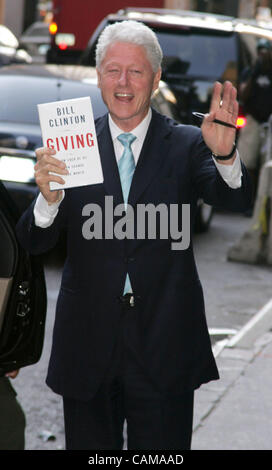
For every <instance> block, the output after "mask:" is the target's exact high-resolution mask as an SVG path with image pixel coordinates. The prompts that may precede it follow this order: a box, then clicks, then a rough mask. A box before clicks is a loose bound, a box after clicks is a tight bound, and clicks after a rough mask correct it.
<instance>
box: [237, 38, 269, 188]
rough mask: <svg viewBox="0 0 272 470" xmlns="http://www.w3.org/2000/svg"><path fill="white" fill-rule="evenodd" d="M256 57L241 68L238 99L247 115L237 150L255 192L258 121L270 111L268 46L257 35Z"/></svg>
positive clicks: (258, 161)
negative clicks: (253, 61) (251, 65)
mask: <svg viewBox="0 0 272 470" xmlns="http://www.w3.org/2000/svg"><path fill="white" fill-rule="evenodd" d="M257 53H258V57H257V61H256V63H255V64H254V66H253V68H251V69H250V68H247V69H246V70H245V71H244V72H243V76H242V83H241V85H240V90H239V93H240V100H241V102H242V104H243V107H244V112H245V114H246V117H247V124H246V126H245V127H244V128H242V129H241V130H240V135H239V140H238V150H239V153H240V155H241V156H242V158H243V162H244V163H245V165H246V167H247V169H248V171H249V173H250V175H251V178H252V181H253V185H254V192H256V186H257V180H258V173H259V168H260V166H261V163H262V162H261V152H260V151H261V147H262V144H263V139H262V135H264V136H265V133H264V131H263V128H262V124H264V123H265V122H267V121H268V119H269V116H270V115H271V113H272V47H271V43H270V41H268V40H266V39H260V40H259V41H258V43H257Z"/></svg>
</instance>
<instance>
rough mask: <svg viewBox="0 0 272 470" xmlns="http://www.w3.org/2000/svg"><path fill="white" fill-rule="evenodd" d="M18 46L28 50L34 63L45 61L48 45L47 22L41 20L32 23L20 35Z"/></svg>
mask: <svg viewBox="0 0 272 470" xmlns="http://www.w3.org/2000/svg"><path fill="white" fill-rule="evenodd" d="M20 47H21V48H23V49H25V50H26V51H27V52H28V54H29V55H30V56H31V57H32V59H33V61H34V62H35V63H38V62H39V63H40V62H45V58H46V54H47V51H48V49H49V47H50V33H49V24H48V23H44V22H43V21H35V23H32V24H31V25H30V26H29V27H28V28H27V29H26V30H25V31H24V33H23V34H22V35H21V37H20Z"/></svg>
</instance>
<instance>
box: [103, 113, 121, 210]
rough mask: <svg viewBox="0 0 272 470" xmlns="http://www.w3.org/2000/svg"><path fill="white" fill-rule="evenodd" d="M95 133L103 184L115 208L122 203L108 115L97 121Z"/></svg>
mask: <svg viewBox="0 0 272 470" xmlns="http://www.w3.org/2000/svg"><path fill="white" fill-rule="evenodd" d="M96 132H97V141H98V147H99V152H100V158H101V165H102V170H103V175H104V183H103V184H104V187H105V191H106V193H107V194H109V195H112V196H113V199H114V206H116V205H117V204H122V203H123V202H124V201H123V193H122V187H121V182H120V177H119V170H118V166H117V162H116V157H115V153H114V148H113V143H112V138H111V134H110V129H109V124H108V115H106V116H103V118H102V119H101V121H99V123H98V124H97V129H96Z"/></svg>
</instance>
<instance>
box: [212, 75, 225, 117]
mask: <svg viewBox="0 0 272 470" xmlns="http://www.w3.org/2000/svg"><path fill="white" fill-rule="evenodd" d="M222 89H223V85H222V84H221V83H219V82H215V84H214V86H213V93H212V99H211V107H210V112H211V113H212V112H216V111H217V109H218V108H220V102H221V93H222Z"/></svg>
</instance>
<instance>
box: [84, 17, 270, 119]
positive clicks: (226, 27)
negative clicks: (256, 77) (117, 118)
mask: <svg viewBox="0 0 272 470" xmlns="http://www.w3.org/2000/svg"><path fill="white" fill-rule="evenodd" d="M127 19H133V20H136V21H141V22H143V23H145V24H147V25H148V26H149V27H151V28H152V29H153V31H154V32H155V33H156V34H157V36H158V40H159V42H160V45H161V47H162V51H163V54H164V60H163V66H162V68H163V76H162V78H163V80H164V81H166V82H167V84H168V85H169V86H170V88H171V89H172V90H173V91H174V93H175V95H176V97H177V100H178V108H179V112H180V120H181V122H183V123H193V124H195V123H196V122H195V121H194V117H193V116H192V112H193V111H198V112H202V113H206V112H207V111H208V110H209V104H210V98H211V93H212V86H213V83H214V82H215V81H216V80H218V81H220V82H223V81H225V80H230V81H231V82H232V83H233V84H234V85H235V86H238V85H239V82H240V78H241V73H242V71H243V69H244V68H245V67H246V66H248V65H251V64H252V63H253V61H254V60H255V58H256V41H257V40H258V39H259V38H261V37H265V38H267V39H269V40H272V31H271V29H265V28H261V27H258V26H257V25H256V24H254V23H252V24H250V23H249V21H242V20H240V19H237V18H236V19H235V18H232V17H226V16H221V15H212V14H208V13H199V12H192V11H183V10H166V9H152V8H126V9H124V10H120V11H119V12H117V13H115V14H110V15H108V16H107V17H106V18H104V19H103V21H102V22H101V23H100V24H99V26H98V27H97V29H96V30H95V31H94V32H93V34H92V35H91V37H90V40H89V43H88V46H87V48H86V50H85V52H84V54H83V55H82V57H81V60H80V63H81V64H82V65H94V64H95V48H96V43H97V39H98V37H99V35H100V33H101V31H102V30H103V29H104V28H105V26H106V25H108V24H111V23H114V22H116V21H123V20H127Z"/></svg>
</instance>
